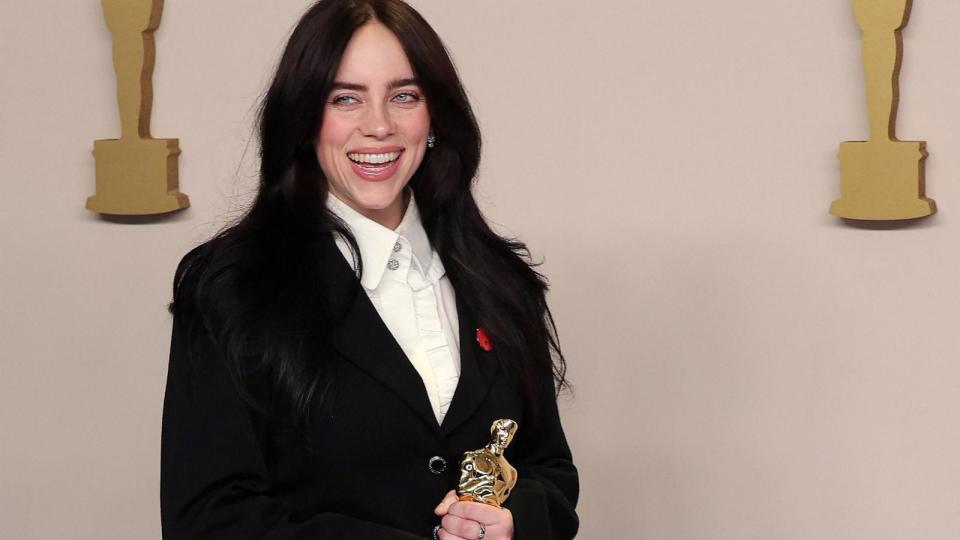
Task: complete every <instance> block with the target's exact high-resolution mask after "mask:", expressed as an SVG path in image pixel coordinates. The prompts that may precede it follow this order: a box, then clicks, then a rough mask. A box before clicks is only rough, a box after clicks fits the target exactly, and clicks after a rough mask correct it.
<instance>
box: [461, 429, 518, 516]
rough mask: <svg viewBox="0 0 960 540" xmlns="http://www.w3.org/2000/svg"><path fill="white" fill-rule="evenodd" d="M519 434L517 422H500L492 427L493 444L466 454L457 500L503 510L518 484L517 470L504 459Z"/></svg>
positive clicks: (463, 459) (462, 460)
mask: <svg viewBox="0 0 960 540" xmlns="http://www.w3.org/2000/svg"><path fill="white" fill-rule="evenodd" d="M516 432H517V423H516V422H515V421H513V420H509V419H500V420H496V421H494V423H493V425H492V426H490V444H488V445H486V446H484V447H483V448H481V449H479V450H472V451H469V452H464V454H463V458H462V459H461V460H460V481H459V483H458V485H457V496H458V497H459V499H460V500H461V501H473V502H479V503H484V504H489V505H493V506H497V507H500V506H503V503H504V501H506V500H507V497H509V496H510V490H512V489H513V486H515V485H516V484H517V470H516V469H514V468H513V466H512V465H510V464H509V463H507V460H506V458H505V457H503V451H504V450H506V448H507V445H509V444H510V441H512V440H513V435H514V434H515V433H516Z"/></svg>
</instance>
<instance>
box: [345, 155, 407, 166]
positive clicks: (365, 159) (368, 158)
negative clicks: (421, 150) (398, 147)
mask: <svg viewBox="0 0 960 540" xmlns="http://www.w3.org/2000/svg"><path fill="white" fill-rule="evenodd" d="M347 157H348V158H350V161H353V162H355V163H370V164H373V165H380V164H383V163H390V162H391V161H396V159H397V158H398V157H400V152H386V153H383V154H360V153H357V152H351V153H349V154H347Z"/></svg>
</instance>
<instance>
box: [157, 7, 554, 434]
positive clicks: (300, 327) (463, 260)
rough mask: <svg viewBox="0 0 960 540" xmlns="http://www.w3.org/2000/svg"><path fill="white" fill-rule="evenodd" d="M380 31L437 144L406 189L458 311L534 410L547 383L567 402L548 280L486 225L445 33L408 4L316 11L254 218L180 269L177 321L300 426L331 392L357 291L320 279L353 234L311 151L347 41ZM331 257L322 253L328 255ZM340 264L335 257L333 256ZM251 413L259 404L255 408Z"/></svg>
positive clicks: (273, 96) (279, 103) (286, 83)
mask: <svg viewBox="0 0 960 540" xmlns="http://www.w3.org/2000/svg"><path fill="white" fill-rule="evenodd" d="M372 20H376V21H379V22H380V23H381V24H383V25H385V26H386V27H387V28H389V29H390V30H391V31H392V32H393V33H394V34H395V35H396V36H397V38H398V39H399V40H400V43H401V44H402V46H403V48H404V51H405V52H406V55H407V58H408V59H409V61H410V64H411V66H412V67H413V70H414V73H415V76H416V77H417V80H418V82H419V84H420V87H421V90H422V91H423V93H424V96H425V98H426V103H427V106H428V109H429V113H430V119H431V126H432V128H433V132H434V134H435V135H436V137H437V140H438V141H439V143H438V145H437V146H436V148H433V149H431V150H429V151H428V152H427V154H426V156H425V158H424V161H423V163H422V164H421V166H420V168H419V169H418V170H417V172H416V173H415V174H414V176H413V177H412V179H411V181H410V186H411V188H412V190H413V192H414V195H415V197H416V199H417V205H418V207H419V209H420V213H421V217H422V220H423V226H424V228H425V229H426V231H427V234H428V236H429V238H430V241H431V243H432V245H433V247H434V249H436V251H437V252H438V253H439V255H440V258H441V260H442V262H443V265H444V267H445V269H446V271H447V274H448V276H449V277H450V280H451V283H452V284H453V287H454V290H455V291H456V294H457V296H458V300H459V304H460V305H462V306H470V309H471V310H472V312H473V315H474V316H475V317H476V319H477V320H478V321H480V322H481V323H482V324H483V325H484V327H485V328H486V330H487V331H488V333H489V334H490V335H491V337H492V339H493V340H494V341H495V343H496V347H497V349H498V350H499V351H500V353H501V354H500V357H501V358H506V359H509V360H508V362H507V364H508V365H507V368H508V370H509V372H510V374H511V375H512V377H513V380H514V381H515V384H516V386H517V389H518V391H519V393H520V395H521V396H522V397H523V399H524V402H525V403H526V405H527V408H528V410H529V411H530V412H531V413H532V416H534V417H536V414H537V407H536V399H535V397H536V394H537V393H538V392H539V391H540V390H542V388H541V385H543V384H544V381H545V380H550V375H551V374H552V380H553V383H554V385H555V386H554V390H556V391H558V392H559V391H560V390H561V389H562V388H563V387H564V386H565V385H566V380H565V377H564V373H565V367H566V365H565V362H564V358H563V355H562V353H561V352H560V347H559V344H558V341H557V339H556V330H555V327H554V324H553V318H552V316H551V314H550V310H549V308H548V307H547V304H546V301H545V292H546V289H547V284H546V280H545V279H544V277H543V276H542V275H541V274H540V273H538V272H537V271H536V270H535V269H534V268H533V265H532V264H531V263H530V262H529V261H530V256H529V252H528V251H527V248H526V246H525V245H524V244H523V243H521V242H519V241H516V240H512V239H506V238H502V237H500V236H499V235H497V234H496V233H494V232H493V231H492V230H491V229H490V227H489V226H488V225H487V223H486V221H484V219H483V216H482V215H481V213H480V210H479V208H478V207H477V204H476V201H475V200H474V198H473V195H472V193H471V185H472V183H473V180H474V178H475V176H476V173H477V167H478V165H479V161H480V130H479V128H478V126H477V122H476V119H475V118H474V115H473V111H472V109H471V107H470V103H469V101H468V99H467V96H466V93H465V92H464V90H463V87H462V85H461V83H460V79H459V77H458V75H457V72H456V68H455V67H454V65H453V63H452V62H451V60H450V57H449V55H448V54H447V51H446V49H445V47H444V45H443V43H442V42H441V40H440V38H439V36H437V34H436V33H435V32H434V31H433V29H432V28H431V27H430V26H429V25H428V24H427V22H426V21H425V20H424V19H423V18H422V17H421V16H420V14H419V13H417V12H416V11H415V10H414V9H413V8H411V7H410V6H408V5H407V4H406V3H404V2H402V1H400V0H321V1H319V2H317V3H316V4H314V5H313V7H311V8H310V9H309V10H308V11H307V13H306V14H305V15H304V16H303V18H302V19H301V20H300V22H299V24H298V25H297V26H296V28H295V29H294V31H293V34H292V35H291V37H290V40H289V42H288V44H287V47H286V49H285V51H284V53H283V56H282V58H281V60H280V63H279V66H278V67H277V71H276V75H275V77H274V79H273V82H272V84H271V86H270V89H269V90H268V91H267V93H266V96H265V97H264V99H263V102H262V106H261V110H260V117H259V139H260V158H261V164H260V186H259V191H258V193H257V196H256V199H255V200H254V202H253V204H252V206H251V208H250V209H249V211H248V212H247V213H246V215H245V216H244V217H243V218H242V219H240V220H239V221H238V222H237V223H236V224H234V225H232V226H230V227H228V228H226V229H224V230H223V231H222V232H220V233H219V234H218V235H217V236H216V237H214V238H213V239H212V240H210V241H209V242H207V243H206V244H204V245H203V246H200V247H199V248H197V249H195V250H194V251H192V252H191V253H190V254H189V255H188V256H187V257H185V258H184V260H183V262H182V263H181V265H180V267H179V268H178V269H177V274H176V277H175V283H174V301H173V304H172V305H171V310H172V311H173V313H174V314H175V316H176V317H177V318H178V320H183V321H185V322H187V321H189V326H188V330H190V331H203V332H206V333H207V334H208V335H209V336H210V337H211V338H212V340H213V341H214V343H215V344H216V346H217V347H218V349H219V350H220V351H221V352H222V354H223V356H224V358H225V359H226V362H227V365H228V367H229V368H230V371H231V374H232V376H233V377H234V382H235V383H236V384H237V386H238V389H239V390H240V391H241V393H242V394H243V395H244V396H245V397H247V398H248V399H252V393H251V392H250V388H251V386H254V385H258V386H265V387H266V392H268V395H270V396H273V397H274V398H275V399H276V401H277V402H282V403H284V404H285V405H286V406H287V408H288V410H289V411H291V412H292V413H293V417H294V418H295V419H296V420H298V421H306V420H308V419H309V416H310V411H311V409H312V408H313V407H314V406H315V405H316V403H317V402H318V401H321V400H322V396H323V395H324V393H325V392H324V390H325V388H326V386H325V385H327V384H329V380H330V377H328V376H327V375H329V373H328V368H329V366H327V365H326V364H325V362H324V356H325V355H324V354H323V351H324V349H325V348H326V347H328V346H329V345H328V343H327V339H326V338H327V337H328V334H329V332H330V330H331V329H332V328H333V327H334V326H335V325H336V324H337V322H338V320H339V319H340V318H341V317H342V315H343V313H344V309H346V307H347V306H348V305H349V303H350V301H351V299H352V298H355V295H357V294H363V293H362V291H361V289H360V287H359V285H355V286H354V287H353V290H350V291H343V290H335V289H334V288H331V287H329V286H328V285H329V284H326V283H324V282H323V279H322V278H323V272H322V271H321V268H322V267H323V266H324V265H325V264H327V263H328V262H329V261H324V260H323V259H324V257H329V256H330V253H331V251H330V250H324V249H321V245H322V244H323V243H324V242H326V243H329V242H330V236H331V234H333V233H339V234H341V235H343V236H344V237H345V238H347V240H348V242H349V243H350V245H351V246H352V248H353V251H354V254H355V257H356V259H357V260H358V262H360V264H362V261H359V255H358V253H359V251H358V250H357V249H356V247H357V246H356V241H355V239H354V238H353V236H352V235H351V234H350V231H349V230H348V229H347V228H346V227H345V226H344V225H343V223H342V222H340V221H339V220H337V219H336V218H335V217H334V216H333V215H332V214H331V213H330V212H329V210H327V209H326V205H325V201H326V197H327V179H326V178H325V177H324V175H323V173H322V172H321V169H320V166H319V164H318V161H317V156H316V153H315V150H314V141H315V138H316V136H317V133H318V131H319V127H320V125H321V123H322V121H323V111H324V103H325V101H326V98H327V96H328V95H329V92H330V90H331V86H332V83H333V82H334V77H335V75H336V73H337V71H338V69H339V64H340V59H341V57H342V55H343V52H344V49H345V48H346V46H347V43H348V42H349V41H350V38H351V37H352V36H353V33H354V32H355V31H356V30H357V29H358V28H360V27H361V26H363V25H364V24H366V23H368V22H370V21H372ZM325 253H326V255H325ZM333 253H334V256H340V255H339V252H336V250H333ZM251 404H253V405H257V404H256V403H251Z"/></svg>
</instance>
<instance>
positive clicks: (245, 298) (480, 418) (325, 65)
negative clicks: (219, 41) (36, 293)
mask: <svg viewBox="0 0 960 540" xmlns="http://www.w3.org/2000/svg"><path fill="white" fill-rule="evenodd" d="M259 128H260V143H261V161H262V163H261V177H260V180H261V182H260V189H259V192H258V195H257V198H256V200H255V201H254V203H253V205H252V207H251V208H250V210H249V212H248V213H247V214H246V216H245V217H244V218H242V219H241V220H240V221H239V222H238V223H237V224H236V225H234V226H232V227H229V228H228V229H226V230H225V231H223V232H221V233H220V234H219V235H217V236H216V237H215V238H214V239H212V240H211V241H209V242H207V243H206V244H204V245H202V246H200V247H199V248H197V249H195V250H193V251H192V252H191V253H190V254H188V255H187V256H186V257H185V258H184V260H183V261H182V262H181V264H180V267H179V268H178V269H177V274H176V277H175V283H174V301H173V303H172V305H171V310H172V312H173V314H174V332H173V342H172V345H171V354H170V369H169V375H168V381H167V391H166V397H165V403H164V416H163V436H162V439H163V440H162V459H161V462H162V463H161V514H162V522H163V532H164V538H168V539H176V538H203V539H212V538H230V539H238V538H257V539H259V538H278V539H280V538H282V539H299V538H303V539H307V538H309V539H327V538H358V539H368V538H369V539H373V538H376V539H384V540H390V539H397V540H401V539H413V538H424V537H430V536H433V537H435V538H441V539H444V540H447V539H453V540H456V539H471V540H472V539H475V538H485V539H487V540H492V539H496V540H500V539H508V538H519V539H524V540H541V539H547V538H572V537H573V536H574V535H575V534H576V530H577V524H578V521H577V516H576V513H575V510H574V508H575V505H576V499H577V492H578V482H577V473H576V469H575V468H574V466H573V464H572V462H571V457H570V451H569V448H568V446H567V443H566V440H565V438H564V434H563V431H562V429H561V426H560V421H559V417H558V414H557V407H556V399H555V392H554V390H555V388H561V387H562V386H563V385H564V383H565V381H564V377H563V372H564V361H563V357H562V355H561V354H560V351H559V349H558V347H557V345H556V340H555V337H554V332H553V324H552V319H551V317H550V312H549V310H548V308H547V306H546V303H545V301H544V292H545V289H546V286H545V282H544V280H543V278H542V277H541V276H540V275H539V274H538V273H536V272H535V271H534V270H533V269H531V267H530V264H529V263H528V262H527V256H526V248H525V247H524V246H523V244H520V243H517V242H512V241H508V240H504V239H502V238H500V237H499V236H497V235H496V234H495V233H493V232H492V231H491V230H490V228H489V227H488V226H487V224H486V223H485V222H484V220H483V218H482V216H481V214H480V212H479V210H478V208H477V205H476V202H475V201H474V199H473V197H472V195H471V192H470V187H471V183H472V180H473V178H474V175H475V174H476V171H477V166H478V162H479V157H480V136H479V130H478V128H477V125H476V121H475V119H474V117H473V113H472V111H471V109H470V105H469V103H468V101H467V98H466V96H465V93H464V91H463V88H462V87H461V84H460V81H459V79H458V77H457V74H456V71H455V69H454V67H453V65H452V63H451V61H450V59H449V57H448V56H447V54H446V51H445V49H444V47H443V44H442V43H441V41H440V39H439V38H438V36H437V35H436V34H435V33H434V32H433V30H432V29H431V28H430V27H429V26H428V25H427V23H426V22H425V21H424V20H423V19H422V18H421V17H420V15H419V14H418V13H417V12H415V11H414V10H413V9H412V8H411V7H409V6H408V5H406V4H405V3H403V2H402V1H400V0H322V1H320V2H317V3H316V4H315V5H314V6H313V7H312V8H311V9H310V10H309V11H308V12H307V13H306V15H304V17H303V19H302V20H301V21H300V23H299V24H298V26H297V27H296V29H295V30H294V32H293V34H292V36H291V37H290V41H289V43H288V45H287V47H286V49H285V52H284V54H283V57H282V59H281V61H280V64H279V66H278V68H277V73H276V76H275V78H274V80H273V83H272V85H271V86H270V89H269V91H268V92H267V95H266V96H265V98H264V102H263V106H262V111H261V116H260V123H259ZM499 418H510V419H513V420H516V421H517V422H518V423H519V430H518V431H517V434H516V437H515V439H514V440H513V442H512V444H511V445H510V446H509V447H508V449H507V451H506V457H507V459H508V461H509V462H510V463H511V464H512V465H513V466H514V467H515V468H516V469H517V472H518V477H519V480H518V482H517V484H516V486H515V487H514V489H513V491H512V494H511V496H510V498H509V499H508V500H507V502H506V503H505V505H504V507H503V508H497V507H494V506H488V505H484V504H479V503H474V502H459V501H457V499H456V497H455V494H454V492H453V491H452V488H454V487H455V486H456V483H457V478H458V471H457V460H458V459H459V457H460V456H461V455H462V454H463V452H465V451H468V450H475V449H477V448H481V447H483V446H484V445H485V444H487V443H488V442H489V436H490V434H489V430H490V426H491V423H492V422H493V421H494V420H496V419H499Z"/></svg>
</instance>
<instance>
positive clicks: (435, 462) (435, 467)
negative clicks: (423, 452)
mask: <svg viewBox="0 0 960 540" xmlns="http://www.w3.org/2000/svg"><path fill="white" fill-rule="evenodd" d="M427 468H429V469H430V472H432V473H433V474H441V473H442V472H443V471H445V470H447V460H445V459H443V458H442V457H440V456H433V457H432V458H430V461H428V462H427Z"/></svg>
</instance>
